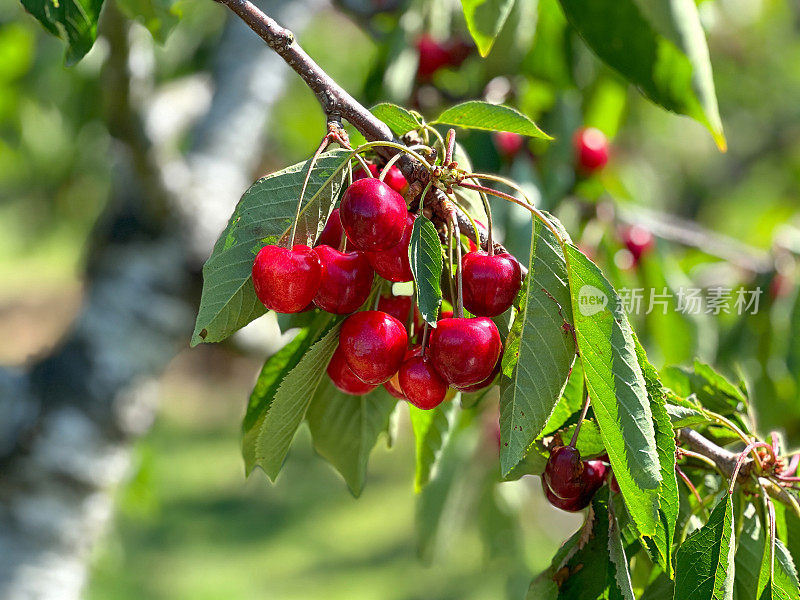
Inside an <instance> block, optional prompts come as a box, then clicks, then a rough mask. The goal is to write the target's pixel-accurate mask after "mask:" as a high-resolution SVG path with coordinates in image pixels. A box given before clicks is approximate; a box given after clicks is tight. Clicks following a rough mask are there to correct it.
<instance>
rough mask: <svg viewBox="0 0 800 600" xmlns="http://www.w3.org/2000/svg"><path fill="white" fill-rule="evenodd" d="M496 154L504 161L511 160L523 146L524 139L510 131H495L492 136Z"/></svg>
mask: <svg viewBox="0 0 800 600" xmlns="http://www.w3.org/2000/svg"><path fill="white" fill-rule="evenodd" d="M492 140H493V141H494V145H495V148H497V152H498V154H500V156H502V157H503V158H505V159H506V160H509V159H512V158H514V157H515V156H516V155H517V152H519V151H520V150H521V149H522V146H523V145H525V138H524V137H522V136H521V135H520V134H518V133H511V132H510V131H497V132H495V133H494V134H493V135H492Z"/></svg>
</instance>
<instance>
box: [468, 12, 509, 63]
mask: <svg viewBox="0 0 800 600" xmlns="http://www.w3.org/2000/svg"><path fill="white" fill-rule="evenodd" d="M514 2H515V0H461V8H462V9H463V10H464V19H465V20H466V22H467V28H468V29H469V32H470V34H471V35H472V39H473V40H475V44H477V46H478V52H480V53H481V56H486V55H487V54H489V52H491V50H492V46H493V45H494V41H495V38H497V35H498V34H499V33H500V30H501V29H502V28H503V25H504V24H505V22H506V19H508V15H509V13H510V12H511V9H512V8H513V7H514Z"/></svg>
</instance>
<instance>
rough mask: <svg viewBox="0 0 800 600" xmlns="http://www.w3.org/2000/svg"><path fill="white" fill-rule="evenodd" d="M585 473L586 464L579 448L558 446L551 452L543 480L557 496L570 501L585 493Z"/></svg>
mask: <svg viewBox="0 0 800 600" xmlns="http://www.w3.org/2000/svg"><path fill="white" fill-rule="evenodd" d="M583 471H584V463H583V461H582V460H581V453H580V452H578V449H577V448H573V447H572V446H556V447H555V448H553V449H552V450H550V457H549V458H548V459H547V465H546V466H545V468H544V474H543V475H542V479H543V481H544V482H545V483H546V484H547V487H549V488H550V490H552V492H553V494H554V495H555V496H557V497H558V498H562V499H564V500H569V499H573V498H577V497H578V496H579V495H580V494H581V492H582V491H583V487H584V474H583Z"/></svg>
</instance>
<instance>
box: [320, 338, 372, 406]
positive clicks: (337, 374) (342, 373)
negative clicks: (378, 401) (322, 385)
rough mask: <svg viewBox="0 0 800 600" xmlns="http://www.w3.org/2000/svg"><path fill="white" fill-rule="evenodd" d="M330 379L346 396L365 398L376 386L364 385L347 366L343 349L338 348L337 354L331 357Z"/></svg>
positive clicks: (329, 366)
mask: <svg viewBox="0 0 800 600" xmlns="http://www.w3.org/2000/svg"><path fill="white" fill-rule="evenodd" d="M328 377H330V378H331V381H333V384H334V385H335V386H336V387H337V388H339V389H340V390H341V391H343V392H344V393H345V394H352V395H353V396H363V395H364V394H368V393H369V392H371V391H372V390H374V389H375V386H374V385H370V384H368V383H364V382H363V381H361V380H360V379H359V378H358V377H356V375H355V373H353V370H352V369H351V368H350V366H349V365H348V364H347V360H346V359H345V357H344V353H343V352H342V349H341V348H336V352H334V353H333V356H332V357H331V362H329V363H328Z"/></svg>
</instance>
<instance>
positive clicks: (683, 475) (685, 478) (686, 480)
mask: <svg viewBox="0 0 800 600" xmlns="http://www.w3.org/2000/svg"><path fill="white" fill-rule="evenodd" d="M675 472H676V473H677V474H678V477H680V478H681V479H683V482H684V483H685V484H686V487H688V488H689V490H690V491H691V492H692V495H693V496H694V497H695V499H696V500H697V501H698V502H699V503H700V506H703V498H702V497H701V496H700V493H699V492H698V491H697V488H696V487H694V484H693V483H692V480H691V479H689V476H688V475H686V473H684V472H683V469H681V468H680V467H679V466H678V465H675Z"/></svg>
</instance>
